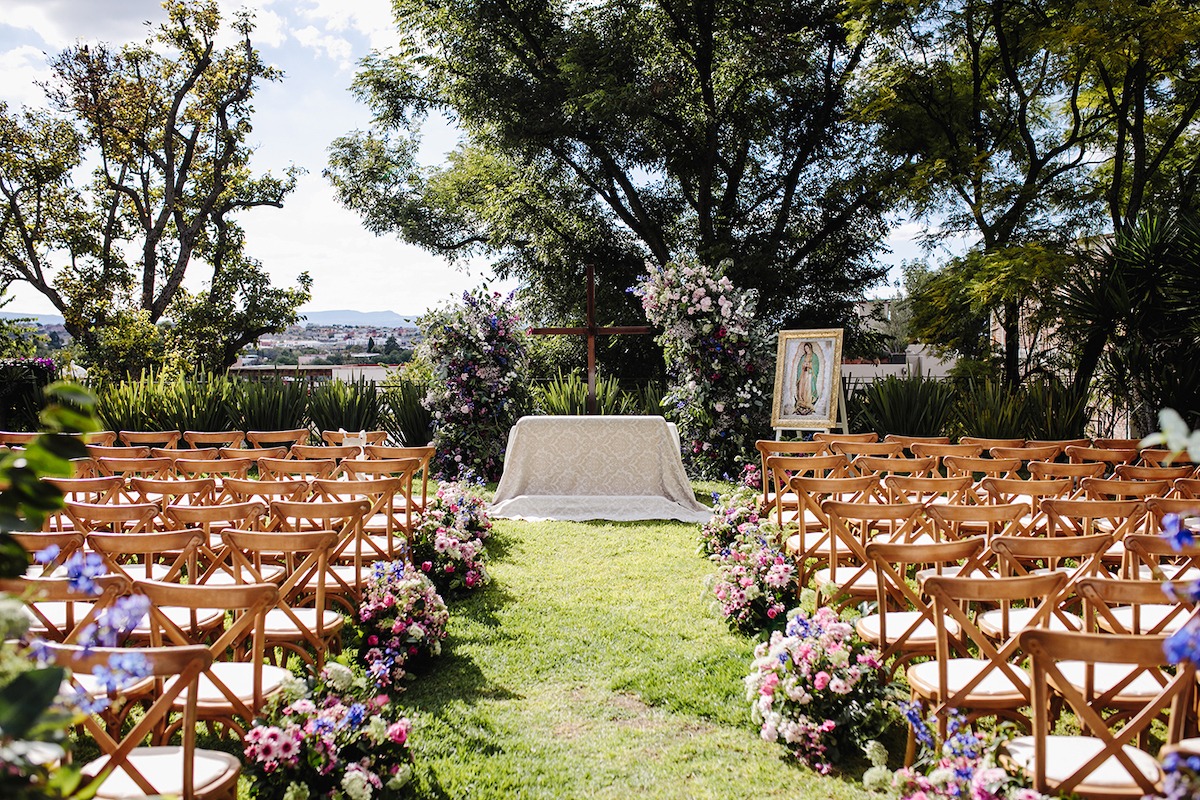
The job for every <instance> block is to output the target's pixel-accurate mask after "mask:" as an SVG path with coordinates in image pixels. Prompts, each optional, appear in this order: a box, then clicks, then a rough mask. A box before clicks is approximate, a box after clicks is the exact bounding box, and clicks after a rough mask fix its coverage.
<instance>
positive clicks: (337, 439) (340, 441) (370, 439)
mask: <svg viewBox="0 0 1200 800" xmlns="http://www.w3.org/2000/svg"><path fill="white" fill-rule="evenodd" d="M347 439H349V440H350V443H351V444H350V446H352V447H355V448H357V449H358V450H359V452H360V453H361V452H362V448H363V447H366V446H367V445H369V444H375V445H381V444H383V443H384V442H386V441H387V440H388V432H387V431H342V430H337V431H321V441H323V442H325V443H326V444H329V445H333V446H334V447H341V446H344V445H346V440H347ZM360 440H363V441H360Z"/></svg>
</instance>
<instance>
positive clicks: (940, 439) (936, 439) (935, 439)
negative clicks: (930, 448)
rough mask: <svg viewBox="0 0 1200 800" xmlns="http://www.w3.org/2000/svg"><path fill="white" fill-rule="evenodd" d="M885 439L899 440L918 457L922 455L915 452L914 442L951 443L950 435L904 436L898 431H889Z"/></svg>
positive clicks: (886, 440)
mask: <svg viewBox="0 0 1200 800" xmlns="http://www.w3.org/2000/svg"><path fill="white" fill-rule="evenodd" d="M883 440H884V441H885V442H899V443H900V444H902V445H904V449H905V450H907V451H908V452H909V453H911V454H912V455H914V456H917V457H918V458H919V457H920V456H919V455H918V454H917V453H914V452H913V449H912V446H913V445H914V444H938V445H944V444H950V437H949V436H902V435H900V434H898V433H889V434H888V435H887V436H885V437H883Z"/></svg>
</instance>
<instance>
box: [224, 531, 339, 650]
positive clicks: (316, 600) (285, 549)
mask: <svg viewBox="0 0 1200 800" xmlns="http://www.w3.org/2000/svg"><path fill="white" fill-rule="evenodd" d="M221 536H222V538H223V540H224V543H225V550H226V552H227V553H229V559H230V561H229V563H230V565H231V567H232V569H233V572H234V574H235V576H237V581H236V582H237V583H271V582H272V581H269V580H265V579H264V576H265V575H267V574H268V573H269V571H270V570H271V569H273V568H274V567H275V566H276V564H278V562H279V559H280V558H282V559H283V561H284V578H283V580H282V582H280V583H279V596H278V600H277V602H276V604H275V607H274V608H271V609H269V610H268V611H267V613H266V616H265V618H264V636H265V638H266V644H267V650H266V653H267V655H268V657H269V658H271V660H273V661H276V662H277V663H278V664H279V665H280V666H286V662H287V661H288V660H289V656H292V655H294V656H296V657H298V658H300V659H301V660H302V661H303V662H304V663H306V664H309V665H311V666H313V667H314V668H316V669H320V668H321V667H323V666H324V664H325V658H326V656H328V655H329V654H330V653H336V652H338V651H339V650H340V649H341V635H342V627H343V625H344V624H345V618H344V617H343V616H342V615H341V614H340V613H338V612H337V611H336V610H334V609H332V608H330V607H329V597H328V596H327V594H326V587H327V584H328V583H329V582H331V581H333V582H335V583H336V581H337V580H338V579H337V577H336V576H335V575H334V574H333V573H332V572H331V568H330V563H329V557H330V553H331V552H332V551H333V549H334V548H335V547H336V546H337V545H338V543H339V540H340V538H341V537H340V534H338V533H337V532H335V531H332V530H312V531H271V532H265V531H242V530H237V529H234V528H230V529H227V530H225V531H224V532H223V533H222V534H221ZM274 650H279V651H280V652H281V656H280V658H278V659H274V658H273V651H274Z"/></svg>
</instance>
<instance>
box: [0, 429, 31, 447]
mask: <svg viewBox="0 0 1200 800" xmlns="http://www.w3.org/2000/svg"><path fill="white" fill-rule="evenodd" d="M37 436H38V432H37V431H0V444H2V445H5V446H6V447H7V446H9V445H17V446H19V447H23V446H25V445H27V444H29V443H30V442H32V441H33V440H34V439H36V438H37Z"/></svg>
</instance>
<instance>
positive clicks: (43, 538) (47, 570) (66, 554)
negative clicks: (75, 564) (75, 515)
mask: <svg viewBox="0 0 1200 800" xmlns="http://www.w3.org/2000/svg"><path fill="white" fill-rule="evenodd" d="M9 535H10V536H12V537H13V539H14V540H15V541H16V542H17V544H19V545H21V547H22V548H23V549H24V550H25V552H26V554H28V555H29V557H30V564H29V566H28V568H26V570H25V576H26V577H28V578H61V577H65V573H64V572H63V571H62V567H63V564H65V563H66V561H67V559H69V558H70V557H71V556H72V555H74V554H75V552H76V551H78V550H82V549H83V545H84V538H83V534H82V533H80V532H78V531H73V530H66V531H57V530H55V531H12V532H11V533H10V534H9ZM50 547H55V548H57V549H58V555H56V556H54V558H51V559H50V560H49V561H46V562H45V563H41V564H39V563H37V562H36V561H34V560H33V558H34V556H36V555H37V554H38V553H41V552H43V551H46V550H47V548H50Z"/></svg>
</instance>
